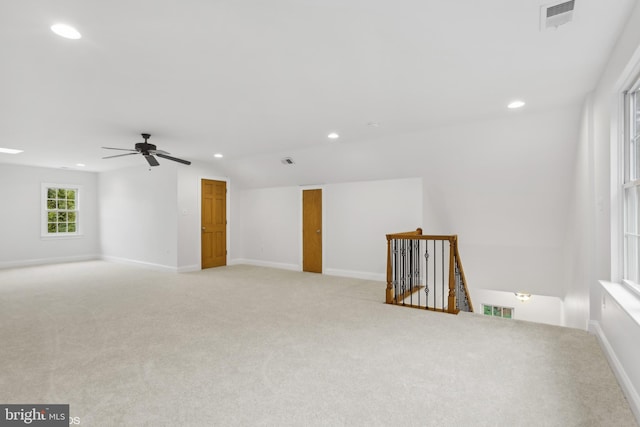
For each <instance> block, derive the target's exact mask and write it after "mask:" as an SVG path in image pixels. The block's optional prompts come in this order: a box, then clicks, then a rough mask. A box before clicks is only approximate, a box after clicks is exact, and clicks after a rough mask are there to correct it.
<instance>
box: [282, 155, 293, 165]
mask: <svg viewBox="0 0 640 427" xmlns="http://www.w3.org/2000/svg"><path fill="white" fill-rule="evenodd" d="M280 161H281V162H282V164H283V165H293V164H294V162H293V159H292V158H291V157H283V158H282V159H280Z"/></svg>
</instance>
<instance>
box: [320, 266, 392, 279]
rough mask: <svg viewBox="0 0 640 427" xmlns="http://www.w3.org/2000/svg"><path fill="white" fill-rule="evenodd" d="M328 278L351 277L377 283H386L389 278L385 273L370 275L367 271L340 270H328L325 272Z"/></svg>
mask: <svg viewBox="0 0 640 427" xmlns="http://www.w3.org/2000/svg"><path fill="white" fill-rule="evenodd" d="M324 274H326V275H327V276H339V277H350V278H353V279H363V280H375V281H376V282H386V281H387V278H386V276H385V275H384V274H383V273H369V272H366V271H353V270H341V269H338V268H327V269H325V270H324Z"/></svg>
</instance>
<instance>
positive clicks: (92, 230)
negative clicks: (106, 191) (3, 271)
mask: <svg viewBox="0 0 640 427" xmlns="http://www.w3.org/2000/svg"><path fill="white" fill-rule="evenodd" d="M42 183H55V184H70V185H81V186H82V193H81V194H80V197H81V213H80V217H79V220H80V221H81V222H82V225H81V226H82V233H83V235H82V236H81V237H74V238H64V239H50V238H49V239H42V238H41V236H40V219H41V216H40V215H41V200H40V192H41V184H42ZM0 194H2V202H1V204H2V209H0V236H1V237H0V242H1V243H0V267H13V266H23V265H30V264H40V263H51V262H64V261H74V260H83V259H93V258H97V257H99V253H100V238H99V231H98V202H97V200H98V195H97V175H96V174H95V173H90V172H79V171H72V170H65V169H52V168H38V167H29V166H17V165H9V164H0Z"/></svg>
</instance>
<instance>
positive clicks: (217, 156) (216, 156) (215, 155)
mask: <svg viewBox="0 0 640 427" xmlns="http://www.w3.org/2000/svg"><path fill="white" fill-rule="evenodd" d="M213 157H215V158H216V159H221V158H223V157H224V156H223V155H222V154H220V153H216V154H214V155H213Z"/></svg>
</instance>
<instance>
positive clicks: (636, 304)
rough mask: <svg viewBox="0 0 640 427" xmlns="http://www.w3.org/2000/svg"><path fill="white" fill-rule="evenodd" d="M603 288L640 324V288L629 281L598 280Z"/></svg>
mask: <svg viewBox="0 0 640 427" xmlns="http://www.w3.org/2000/svg"><path fill="white" fill-rule="evenodd" d="M600 284H601V285H602V287H603V288H604V290H605V291H606V292H607V293H608V294H609V295H610V296H611V298H613V299H614V300H615V302H616V303H617V304H618V305H619V306H620V307H622V309H623V310H624V311H625V312H626V313H627V315H629V317H631V318H632V319H633V321H634V322H636V324H637V325H638V326H640V289H638V287H637V286H635V285H633V284H631V283H626V282H623V283H612V282H605V281H603V280H601V281H600Z"/></svg>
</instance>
